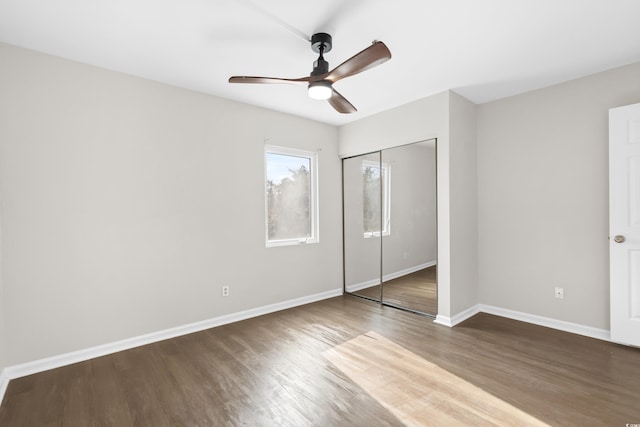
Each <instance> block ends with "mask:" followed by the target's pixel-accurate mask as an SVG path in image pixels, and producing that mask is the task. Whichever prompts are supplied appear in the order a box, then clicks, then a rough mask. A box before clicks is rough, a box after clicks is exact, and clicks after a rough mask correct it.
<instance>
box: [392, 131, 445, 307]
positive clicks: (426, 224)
mask: <svg viewBox="0 0 640 427" xmlns="http://www.w3.org/2000/svg"><path fill="white" fill-rule="evenodd" d="M381 161H382V167H383V168H386V169H387V170H388V174H389V175H390V178H391V179H390V183H389V191H388V192H387V198H388V200H387V201H386V203H388V204H389V209H388V211H389V214H388V215H389V216H390V218H388V219H387V221H389V226H387V230H386V233H383V239H382V260H383V264H382V273H383V275H382V277H383V287H382V301H383V302H384V303H385V304H387V305H393V306H397V307H400V308H405V309H409V310H413V311H418V312H421V313H427V314H436V313H437V311H438V306H437V301H438V300H437V286H436V256H437V255H436V249H437V245H436V241H437V239H436V230H437V225H436V158H435V141H425V142H420V143H416V144H410V145H404V146H401V147H395V148H391V149H388V150H383V151H382V159H381ZM383 194H384V193H383Z"/></svg>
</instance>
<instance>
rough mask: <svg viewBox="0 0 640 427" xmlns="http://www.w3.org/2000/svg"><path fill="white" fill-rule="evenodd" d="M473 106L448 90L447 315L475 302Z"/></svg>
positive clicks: (466, 307)
mask: <svg viewBox="0 0 640 427" xmlns="http://www.w3.org/2000/svg"><path fill="white" fill-rule="evenodd" d="M476 110H477V107H476V105H475V104H474V103H472V102H471V101H469V100H468V99H466V98H464V97H462V96H461V95H459V94H457V93H455V92H453V91H449V144H450V148H449V150H450V153H449V155H450V170H449V173H450V194H451V196H450V197H451V200H450V205H451V212H450V218H451V226H450V233H451V235H450V240H451V248H450V250H451V295H450V298H451V301H450V305H451V313H450V314H451V316H455V315H457V314H458V313H462V312H465V310H468V309H469V308H470V307H475V306H476V305H477V304H478V303H479V299H478V295H479V293H478V188H477V180H478V141H477V140H478V138H477V117H476V113H477V111H476Z"/></svg>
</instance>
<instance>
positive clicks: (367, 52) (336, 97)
mask: <svg viewBox="0 0 640 427" xmlns="http://www.w3.org/2000/svg"><path fill="white" fill-rule="evenodd" d="M331 47H332V44H331V36H330V35H329V34H327V33H317V34H314V35H313V36H312V37H311V49H312V50H313V51H314V52H316V53H318V54H319V55H320V56H318V59H317V60H316V61H315V62H314V63H313V71H311V74H310V75H309V77H301V78H298V79H286V78H278V77H252V76H233V77H230V78H229V83H287V84H295V85H304V86H307V87H308V89H309V96H310V97H311V98H314V99H326V100H327V101H328V102H329V104H331V106H332V107H333V108H335V110H336V111H338V112H339V113H345V114H348V113H355V112H356V111H357V110H356V107H354V106H353V105H352V104H351V103H350V102H349V101H347V99H346V98H345V97H344V96H342V95H340V93H338V91H336V90H335V89H334V88H333V84H334V83H335V82H337V81H338V80H340V79H343V78H345V77H349V76H353V75H355V74H358V73H361V72H363V71H365V70H368V69H369V68H373V67H375V66H376V65H380V64H382V63H383V62H386V61H388V60H389V59H391V52H390V51H389V49H388V48H387V46H386V45H385V44H384V43H383V42H381V41H374V42H373V43H372V44H371V46H369V47H368V48H366V49H364V50H362V51H361V52H359V53H356V54H355V55H353V56H352V57H351V58H349V59H347V60H346V61H344V62H343V63H342V64H340V65H338V66H337V67H336V68H334V69H333V70H331V71H329V63H328V62H327V61H325V59H324V56H323V55H324V54H325V53H327V52H329V51H330V50H331Z"/></svg>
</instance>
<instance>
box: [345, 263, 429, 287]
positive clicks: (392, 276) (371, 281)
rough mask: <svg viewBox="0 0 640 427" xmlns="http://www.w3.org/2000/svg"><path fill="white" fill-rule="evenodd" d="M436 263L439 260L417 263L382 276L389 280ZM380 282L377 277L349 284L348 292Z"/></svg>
mask: <svg viewBox="0 0 640 427" xmlns="http://www.w3.org/2000/svg"><path fill="white" fill-rule="evenodd" d="M436 264H437V261H429V262H425V263H424V264H420V265H416V266H413V267H409V268H405V269H404V270H400V271H396V272H393V273H389V274H385V275H384V276H382V280H383V281H384V282H388V281H389V280H393V279H397V278H398V277H402V276H406V275H407V274H411V273H415V272H416V271H420V270H423V269H425V268H428V267H433V266H434V265H436ZM379 284H380V279H379V278H376V279H372V280H367V281H366V282H360V283H355V284H353V285H347V286H346V289H347V292H356V291H361V290H362V289H366V288H371V287H373V286H378V285H379Z"/></svg>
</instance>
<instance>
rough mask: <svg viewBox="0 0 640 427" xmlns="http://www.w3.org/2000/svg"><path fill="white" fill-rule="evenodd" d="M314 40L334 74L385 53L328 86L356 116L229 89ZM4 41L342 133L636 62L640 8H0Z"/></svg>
mask: <svg viewBox="0 0 640 427" xmlns="http://www.w3.org/2000/svg"><path fill="white" fill-rule="evenodd" d="M320 31H323V32H329V33H330V34H332V35H333V43H334V47H333V50H332V51H331V52H330V53H328V54H327V55H326V56H325V57H326V59H327V60H328V61H329V64H330V68H333V67H334V66H336V65H338V64H340V63H341V62H343V61H344V60H346V59H347V58H349V57H351V56H352V55H354V54H355V53H357V52H359V51H360V50H362V49H364V48H366V47H367V46H369V44H370V43H371V41H373V40H382V41H384V42H385V44H386V45H387V46H388V47H389V49H390V50H391V52H392V54H393V58H392V59H391V60H390V61H388V62H386V63H384V64H382V65H380V66H378V67H376V68H373V69H371V70H368V71H366V72H364V73H362V74H359V75H357V76H352V77H349V78H346V79H344V80H341V81H340V82H337V83H336V85H335V87H336V89H337V90H338V91H340V93H341V94H342V95H344V96H345V97H346V98H347V99H349V101H351V103H353V104H354V105H355V106H356V107H357V108H358V110H359V111H358V112H357V113H355V114H351V115H343V114H339V113H337V112H335V111H334V110H333V109H332V108H331V107H330V106H329V104H327V103H326V102H324V101H316V100H312V99H310V98H309V97H308V96H307V94H306V91H305V89H304V88H301V87H298V86H292V85H240V84H233V85H232V84H229V83H228V82H227V79H228V78H229V77H230V76H231V75H259V76H270V77H303V76H307V75H308V74H309V72H310V71H311V69H312V63H313V61H314V60H315V59H316V54H314V53H313V52H312V50H311V48H310V45H309V43H308V42H306V41H304V39H303V35H306V36H307V37H309V36H310V35H311V34H313V33H315V32H320ZM0 41H3V42H6V43H10V44H14V45H17V46H22V47H26V48H30V49H34V50H38V51H42V52H46V53H50V54H53V55H58V56H61V57H64V58H68V59H73V60H76V61H80V62H84V63H88V64H93V65H97V66H100V67H104V68H107V69H111V70H116V71H120V72H124V73H128V74H132V75H136V76H140V77H145V78H148V79H152V80H157V81H160V82H165V83H168V84H172V85H176V86H180V87H184V88H188V89H192V90H196V91H199V92H205V93H209V94H213V95H218V96H221V97H224V98H228V99H233V100H237V101H241V102H245V103H249V104H254V105H258V106H262V107H267V108H271V109H274V110H278V111H283V112H287V113H291V114H295V115H299V116H303V117H308V118H312V119H315V120H318V121H322V122H326V123H330V124H334V125H340V124H344V123H348V122H349V121H353V120H357V119H360V118H363V117H366V116H368V115H372V114H374V113H377V112H380V111H383V110H387V109H390V108H393V107H395V106H398V105H402V104H405V103H407V102H410V101H413V100H416V99H419V98H423V97H426V96H430V95H433V94H435V93H438V92H441V91H444V90H447V89H453V90H455V91H456V92H458V93H460V94H461V95H463V96H465V97H467V98H468V99H470V100H472V101H474V102H476V103H483V102H488V101H491V100H495V99H499V98H503V97H506V96H510V95H514V94H517V93H522V92H525V91H528V90H532V89H536V88H540V87H544V86H548V85H551V84H554V83H558V82H561V81H566V80H570V79H573V78H576V77H580V76H584V75H588V74H592V73H595V72H598V71H602V70H606V69H610V68H614V67H617V66H621V65H625V64H629V63H633V62H638V61H640V0H393V1H392V0H315V1H310V0H0ZM0 66H1V64H0ZM638 78H640V76H638Z"/></svg>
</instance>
